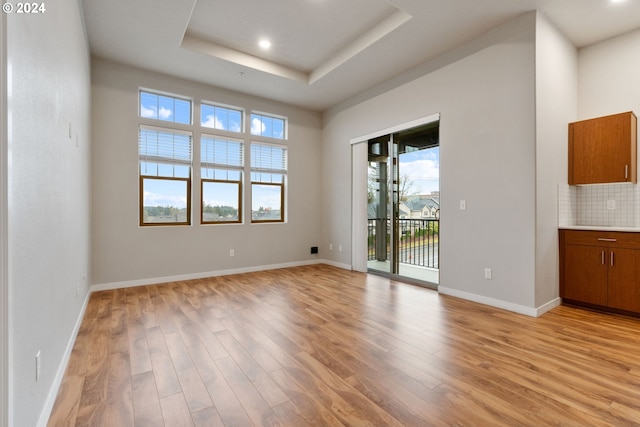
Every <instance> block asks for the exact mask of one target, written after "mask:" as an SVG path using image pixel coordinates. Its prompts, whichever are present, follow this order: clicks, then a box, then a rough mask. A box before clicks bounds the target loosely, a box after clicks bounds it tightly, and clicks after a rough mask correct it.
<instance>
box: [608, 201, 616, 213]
mask: <svg viewBox="0 0 640 427" xmlns="http://www.w3.org/2000/svg"><path fill="white" fill-rule="evenodd" d="M615 208H616V200H615V199H613V200H607V209H608V210H610V211H612V210H614V209H615Z"/></svg>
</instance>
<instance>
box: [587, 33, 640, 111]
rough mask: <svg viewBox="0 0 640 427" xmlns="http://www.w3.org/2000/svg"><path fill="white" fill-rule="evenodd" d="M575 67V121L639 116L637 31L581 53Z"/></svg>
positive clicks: (638, 45) (598, 44) (639, 59)
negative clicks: (614, 115) (576, 76)
mask: <svg viewBox="0 0 640 427" xmlns="http://www.w3.org/2000/svg"><path fill="white" fill-rule="evenodd" d="M578 67H579V68H578V77H579V79H578V93H579V96H578V117H577V119H578V120H582V119H588V118H591V117H599V116H606V115H609V114H616V113H622V112H625V111H633V112H635V114H636V116H638V115H640V79H639V78H638V70H640V30H636V31H633V32H631V33H627V34H625V35H622V36H619V37H616V38H613V39H609V40H606V41H603V42H601V43H597V44H594V45H592V46H589V47H586V48H582V49H580V51H579V52H578Z"/></svg>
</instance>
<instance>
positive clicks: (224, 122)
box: [200, 104, 242, 132]
mask: <svg viewBox="0 0 640 427" xmlns="http://www.w3.org/2000/svg"><path fill="white" fill-rule="evenodd" d="M200 125H201V126H203V127H207V128H212V129H221V130H228V131H230V132H242V111H241V110H237V109H234V108H229V107H222V106H219V105H209V104H202V105H201V106H200Z"/></svg>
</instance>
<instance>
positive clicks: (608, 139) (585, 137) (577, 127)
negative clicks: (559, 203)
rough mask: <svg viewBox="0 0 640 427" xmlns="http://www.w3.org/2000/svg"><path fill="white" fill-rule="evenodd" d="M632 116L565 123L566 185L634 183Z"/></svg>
mask: <svg viewBox="0 0 640 427" xmlns="http://www.w3.org/2000/svg"><path fill="white" fill-rule="evenodd" d="M636 147H637V119H636V116H635V114H633V112H626V113H620V114H614V115H611V116H605V117H598V118H594V119H589V120H582V121H579V122H574V123H569V184H570V185H575V184H601V183H610V182H633V183H635V182H637V167H636V165H637V151H636V150H637V148H636Z"/></svg>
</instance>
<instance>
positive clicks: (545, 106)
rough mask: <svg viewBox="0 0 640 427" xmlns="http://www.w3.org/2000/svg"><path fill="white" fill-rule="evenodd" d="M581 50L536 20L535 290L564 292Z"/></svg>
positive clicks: (539, 295)
mask: <svg viewBox="0 0 640 427" xmlns="http://www.w3.org/2000/svg"><path fill="white" fill-rule="evenodd" d="M577 75H578V52H577V50H576V48H575V47H574V46H573V44H571V43H570V42H569V41H568V40H567V38H566V37H565V36H564V35H563V34H562V33H560V32H559V31H558V30H557V29H556V28H555V27H554V26H553V25H552V24H551V23H550V22H549V21H548V20H547V19H546V18H545V17H544V16H543V15H541V14H538V19H537V21H536V282H535V283H536V286H535V289H536V294H535V303H536V304H535V306H536V307H540V306H541V305H543V304H546V303H548V302H549V301H552V300H554V299H555V298H558V296H559V289H558V286H559V264H558V256H559V255H558V220H557V218H558V196H557V189H558V183H560V182H562V183H566V182H567V174H568V172H567V162H568V159H567V153H568V148H567V139H568V134H567V132H568V131H567V129H568V125H567V124H568V123H569V122H572V121H575V120H576V115H577V101H578V84H577Z"/></svg>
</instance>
